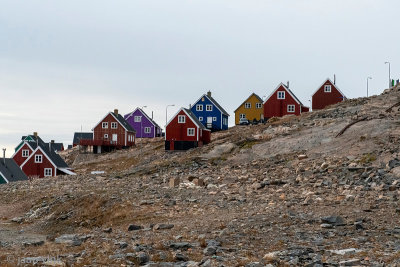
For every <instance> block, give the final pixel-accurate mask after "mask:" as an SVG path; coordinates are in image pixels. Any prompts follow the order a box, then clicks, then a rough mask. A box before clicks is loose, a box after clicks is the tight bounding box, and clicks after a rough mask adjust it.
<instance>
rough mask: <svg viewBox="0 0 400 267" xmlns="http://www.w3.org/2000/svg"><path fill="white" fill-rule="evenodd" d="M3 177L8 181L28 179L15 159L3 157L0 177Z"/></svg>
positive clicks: (0, 163)
mask: <svg viewBox="0 0 400 267" xmlns="http://www.w3.org/2000/svg"><path fill="white" fill-rule="evenodd" d="M1 178H3V179H4V180H5V181H6V183H9V182H16V181H25V180H28V177H27V176H26V175H25V173H24V172H23V171H22V170H21V168H20V167H19V166H18V164H17V163H16V162H15V161H14V160H13V159H3V158H2V159H1V161H0V179H1Z"/></svg>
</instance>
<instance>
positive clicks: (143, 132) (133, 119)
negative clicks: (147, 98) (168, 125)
mask: <svg viewBox="0 0 400 267" xmlns="http://www.w3.org/2000/svg"><path fill="white" fill-rule="evenodd" d="M124 118H125V120H126V121H127V122H128V123H129V124H130V125H131V126H132V128H133V129H135V131H136V138H154V137H160V136H162V131H161V127H160V126H158V124H157V123H156V122H155V121H154V120H153V119H152V118H150V117H149V116H147V114H146V113H145V112H144V111H143V110H142V109H140V108H136V109H135V111H133V112H131V113H129V114H126V115H125V116H124Z"/></svg>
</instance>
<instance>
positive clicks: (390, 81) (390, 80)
mask: <svg viewBox="0 0 400 267" xmlns="http://www.w3.org/2000/svg"><path fill="white" fill-rule="evenodd" d="M385 64H389V88H391V87H392V79H390V62H389V61H386V62H385Z"/></svg>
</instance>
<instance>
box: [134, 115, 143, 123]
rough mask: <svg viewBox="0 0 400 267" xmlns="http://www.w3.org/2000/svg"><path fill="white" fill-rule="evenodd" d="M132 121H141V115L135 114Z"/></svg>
mask: <svg viewBox="0 0 400 267" xmlns="http://www.w3.org/2000/svg"><path fill="white" fill-rule="evenodd" d="M134 121H135V122H141V121H142V116H135V119H134Z"/></svg>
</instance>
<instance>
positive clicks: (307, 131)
mask: <svg viewBox="0 0 400 267" xmlns="http://www.w3.org/2000/svg"><path fill="white" fill-rule="evenodd" d="M399 101H400V92H399V90H398V89H397V88H394V89H392V90H388V91H385V93H384V94H382V95H380V96H374V97H371V98H360V99H353V100H348V101H346V102H344V103H341V104H339V105H336V106H332V107H329V108H328V109H325V110H321V111H317V112H311V113H307V114H303V115H302V116H300V117H290V116H289V117H285V118H282V119H272V120H271V121H270V122H269V123H266V124H261V125H252V126H240V127H233V128H231V129H229V130H228V131H225V132H219V133H215V134H213V136H212V143H211V144H209V145H207V146H204V147H201V148H197V149H192V150H190V151H186V152H165V151H164V146H163V140H162V139H156V140H143V142H141V141H140V140H139V142H138V144H137V147H135V148H133V149H130V150H122V151H116V152H113V153H109V154H103V155H91V154H83V153H80V152H79V150H78V149H74V150H72V151H66V152H64V153H63V156H64V157H65V158H66V160H67V161H68V162H69V163H70V164H72V166H73V167H74V169H75V171H76V172H77V173H78V174H79V175H78V176H64V177H58V178H52V179H39V180H35V181H32V182H20V183H14V184H8V185H2V186H1V187H0V191H1V192H0V200H1V205H0V218H1V220H0V246H1V247H2V249H1V251H0V262H1V264H2V266H15V265H16V263H17V261H18V260H20V261H21V260H22V261H25V262H26V261H27V260H31V261H36V262H37V264H38V265H39V266H41V265H45V264H46V265H51V266H138V265H147V266H249V267H250V266H286V265H292V266H322V265H323V266H339V265H367V266H368V265H374V266H383V265H384V264H400V260H399V258H400V241H399V235H400V225H399V215H400V207H399V200H398V198H399V194H400V188H399V187H400V160H399V158H400V155H399V153H400V150H399V139H400V112H399V107H398V106H396V107H394V108H392V109H391V110H388V108H389V107H391V106H393V105H394V104H396V103H398V102H399ZM357 120H359V122H357V123H355V124H354V125H352V126H351V127H349V128H347V129H346V130H345V131H344V132H343V133H342V134H341V135H338V134H339V133H340V132H341V131H342V130H343V129H344V128H345V127H346V126H348V125H349V124H350V123H351V122H354V121H357ZM94 171H95V172H96V173H97V174H91V173H92V172H94ZM171 179H172V180H173V182H175V185H176V186H175V187H174V186H171V185H170V180H171ZM178 180H179V185H178ZM48 256H49V257H50V258H51V257H53V258H55V259H54V260H53V261H51V262H44V261H45V260H44V258H40V257H48Z"/></svg>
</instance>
